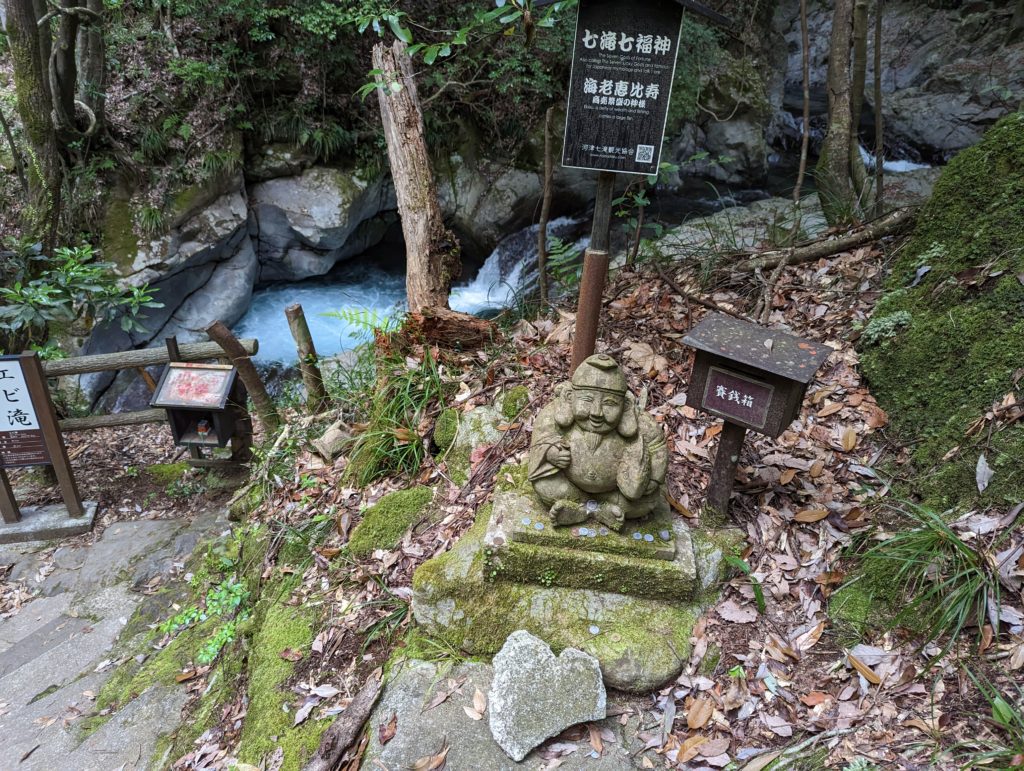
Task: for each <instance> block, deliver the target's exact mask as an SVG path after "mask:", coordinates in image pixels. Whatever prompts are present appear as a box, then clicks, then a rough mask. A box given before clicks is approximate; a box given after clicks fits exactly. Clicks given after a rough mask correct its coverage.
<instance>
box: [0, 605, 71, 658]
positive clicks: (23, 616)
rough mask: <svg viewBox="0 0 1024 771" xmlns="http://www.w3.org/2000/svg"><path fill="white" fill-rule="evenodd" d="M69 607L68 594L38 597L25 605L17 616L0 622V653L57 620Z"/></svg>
mask: <svg viewBox="0 0 1024 771" xmlns="http://www.w3.org/2000/svg"><path fill="white" fill-rule="evenodd" d="M70 606H71V595H70V594H62V595H58V596H56V597H40V598H38V599H34V600H32V601H31V602H29V603H28V604H27V605H25V606H24V607H23V608H22V609H21V611H20V612H19V613H18V615H16V616H13V617H12V618H8V619H4V620H3V621H0V653H3V652H4V651H6V650H7V649H8V648H10V647H11V646H12V645H14V644H16V643H17V642H18V641H19V640H22V639H24V638H25V637H28V636H29V635H31V634H32V633H33V632H35V631H36V630H37V629H39V628H41V627H44V626H46V625H47V624H49V623H50V622H51V621H53V620H54V619H55V618H59V617H60V616H61V615H63V614H64V613H65V612H66V611H67V609H68V608H69V607H70Z"/></svg>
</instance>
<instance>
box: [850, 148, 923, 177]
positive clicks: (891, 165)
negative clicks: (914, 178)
mask: <svg viewBox="0 0 1024 771" xmlns="http://www.w3.org/2000/svg"><path fill="white" fill-rule="evenodd" d="M860 157H861V158H863V159H864V165H865V166H867V167H868V168H869V169H874V168H875V154H874V153H872V152H868V150H867V149H866V148H865V147H864V145H861V146H860ZM930 168H931V166H929V165H928V164H927V163H914V162H913V161H885V160H883V161H882V169H883V170H884V171H888V172H891V173H893V174H906V173H907V172H908V171H917V170H918V169H930Z"/></svg>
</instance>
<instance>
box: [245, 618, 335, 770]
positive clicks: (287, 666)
mask: <svg viewBox="0 0 1024 771" xmlns="http://www.w3.org/2000/svg"><path fill="white" fill-rule="evenodd" d="M314 621H315V618H314V615H313V614H312V613H311V612H310V611H309V610H308V609H306V608H296V607H292V606H289V605H285V604H284V602H282V601H280V600H279V599H275V598H268V599H265V600H264V601H262V602H261V606H260V608H259V609H258V611H257V616H256V623H255V629H256V631H255V634H254V635H253V640H252V649H251V651H250V653H249V670H248V672H249V687H248V694H249V711H248V714H247V715H246V720H245V726H244V728H243V730H242V742H241V745H240V746H239V750H238V757H239V760H241V761H243V762H247V763H252V764H253V765H259V764H260V763H262V762H263V761H264V759H265V758H267V756H269V755H270V754H272V753H273V752H275V751H276V750H277V748H278V747H280V748H281V749H282V750H283V752H284V761H283V763H282V765H281V766H280V768H281V769H282V771H297V769H300V768H302V767H303V766H304V765H305V763H306V761H307V760H309V758H310V756H312V754H313V753H314V752H315V751H316V749H317V747H318V746H320V738H321V736H322V735H323V732H324V731H326V730H327V726H328V721H317V720H316V719H314V718H310V719H309V720H307V721H306V722H304V723H302V724H301V725H299V726H297V727H293V724H294V722H295V716H294V712H295V707H296V706H297V705H296V704H295V701H296V695H295V693H293V692H292V691H290V690H288V688H287V683H288V680H289V679H290V678H291V677H292V676H293V674H294V672H295V664H293V663H292V662H291V661H288V660H287V659H284V658H282V657H281V653H282V651H286V650H289V649H294V650H298V651H300V652H303V651H308V650H309V646H310V645H311V644H312V642H313V637H314V631H313V624H314Z"/></svg>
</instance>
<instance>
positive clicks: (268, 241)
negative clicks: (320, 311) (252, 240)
mask: <svg viewBox="0 0 1024 771" xmlns="http://www.w3.org/2000/svg"><path fill="white" fill-rule="evenodd" d="M250 205H251V206H252V210H253V214H254V217H255V222H256V240H257V249H258V253H259V258H260V263H261V265H262V267H261V270H260V277H259V280H260V281H299V280H302V279H306V278H311V277H313V276H321V275H324V274H325V273H327V272H328V271H329V270H330V269H331V268H333V267H334V266H335V265H336V264H337V263H338V262H339V261H340V260H342V259H345V258H346V257H350V256H352V255H354V254H357V253H359V252H360V251H363V250H365V249H366V248H368V247H369V246H371V245H372V243H373V239H372V238H366V237H364V238H362V239H360V240H359V242H358V243H350V239H351V238H352V236H353V235H355V234H356V233H357V231H358V230H359V228H360V226H361V225H363V224H364V223H366V222H368V221H369V220H372V219H373V218H375V217H376V216H377V215H379V214H381V213H382V212H384V211H389V210H394V209H395V208H396V205H397V204H396V203H395V201H394V191H393V188H392V187H391V185H390V184H389V183H387V182H386V180H384V179H383V178H379V179H376V180H372V181H369V180H365V179H362V178H361V177H360V176H359V175H358V174H357V172H356V171H355V170H353V169H334V168H327V167H323V166H320V167H314V168H311V169H308V170H307V171H305V172H303V173H302V174H301V175H299V176H291V177H280V178H277V179H271V180H268V181H266V182H261V183H259V184H256V185H253V186H252V188H251V191H250ZM384 230H386V228H384V229H374V230H373V231H372V232H373V233H375V234H377V236H378V238H377V241H379V240H380V239H381V238H383V236H384ZM365 235H366V232H365V231H364V236H365Z"/></svg>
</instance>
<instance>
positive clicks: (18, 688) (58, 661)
mask: <svg viewBox="0 0 1024 771" xmlns="http://www.w3.org/2000/svg"><path fill="white" fill-rule="evenodd" d="M123 627H124V625H123V624H122V623H121V621H120V619H116V618H115V619H107V620H105V621H101V622H99V623H96V624H94V625H92V626H91V627H90V631H89V632H88V633H85V631H84V630H83V631H80V632H79V633H77V634H75V635H73V636H72V637H70V638H69V639H67V640H65V641H64V642H62V643H61V644H59V645H57V646H55V647H53V648H51V649H50V650H48V651H46V652H45V653H43V654H42V655H40V656H38V657H37V658H34V659H32V660H30V661H27V662H25V663H23V664H22V665H21V666H19V667H18V668H17V669H15V670H14V671H12V672H11V673H10V674H8V675H6V676H4V677H3V678H0V694H3V699H4V700H5V701H6V702H8V703H9V704H11V705H12V706H24V705H26V704H28V703H29V702H31V701H32V699H33V698H34V697H36V696H38V695H39V694H41V693H43V692H45V691H46V690H47V688H50V687H52V686H58V687H62V686H64V685H66V684H67V683H70V682H72V681H74V680H76V679H77V678H78V677H79V675H82V674H88V673H89V672H92V671H93V670H94V669H95V668H96V665H97V664H99V663H100V662H101V661H102V660H103V659H104V658H105V657H106V656H107V655H108V654H109V652H110V650H111V648H112V647H113V644H114V642H115V641H116V640H117V638H118V635H119V634H120V633H121V630H122V629H123ZM9 653H10V652H8V654H9Z"/></svg>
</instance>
